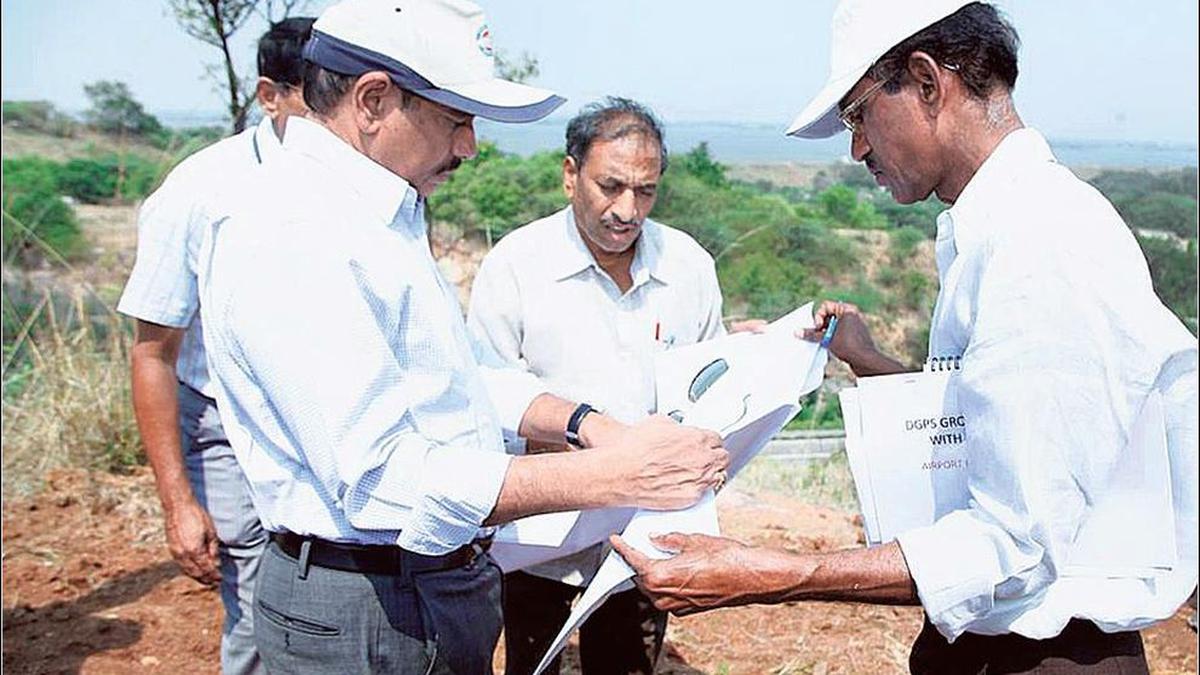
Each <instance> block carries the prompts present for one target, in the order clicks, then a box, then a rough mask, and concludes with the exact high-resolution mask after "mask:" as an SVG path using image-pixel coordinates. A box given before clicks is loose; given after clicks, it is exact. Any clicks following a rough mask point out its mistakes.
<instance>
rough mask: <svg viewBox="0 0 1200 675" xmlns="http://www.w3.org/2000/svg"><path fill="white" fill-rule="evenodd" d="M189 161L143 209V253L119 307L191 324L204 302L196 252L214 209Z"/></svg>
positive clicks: (139, 253) (140, 235) (140, 241)
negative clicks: (199, 289)
mask: <svg viewBox="0 0 1200 675" xmlns="http://www.w3.org/2000/svg"><path fill="white" fill-rule="evenodd" d="M193 173H194V172H193V171H192V170H191V167H189V166H183V167H180V170H179V171H178V172H177V173H173V174H171V176H170V177H168V178H167V180H166V182H164V183H163V185H162V187H160V188H159V189H158V190H156V191H155V192H154V194H152V195H150V196H149V197H147V198H146V201H145V202H144V203H143V204H142V207H141V208H140V209H139V210H138V225H137V231H138V236H137V256H136V258H135V259H134V265H133V270H132V271H131V272H130V274H129V280H128V281H127V282H126V283H125V290H124V291H123V292H122V293H121V300H120V302H119V303H118V304H117V310H118V311H119V312H121V313H122V314H125V315H126V316H132V317H134V318H136V319H141V320H143V321H149V322H151V323H156V324H160V325H163V326H171V327H174V328H186V327H187V326H188V325H189V324H190V323H191V321H192V317H193V316H195V314H196V310H197V307H198V303H197V290H196V272H195V253H196V248H197V246H198V245H199V238H200V236H202V233H203V229H202V226H203V225H207V224H208V220H209V218H208V214H207V213H206V212H205V209H204V207H203V206H202V203H203V201H204V199H203V197H204V195H203V193H201V192H199V189H200V186H199V184H198V182H197V181H196V180H195V179H194V177H193V175H192V174H193Z"/></svg>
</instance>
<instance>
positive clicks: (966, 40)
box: [868, 2, 1021, 99]
mask: <svg viewBox="0 0 1200 675" xmlns="http://www.w3.org/2000/svg"><path fill="white" fill-rule="evenodd" d="M1020 46H1021V39H1020V38H1019V37H1018V36H1017V30H1016V29H1015V28H1013V27H1012V24H1010V23H1009V22H1008V21H1007V20H1005V19H1004V17H1002V16H1000V12H999V11H997V10H996V8H995V7H993V6H991V5H988V4H985V3H982V2H972V3H971V4H969V5H966V6H964V7H963V8H961V9H959V10H958V11H957V12H955V13H953V14H951V15H950V16H948V17H946V18H944V19H942V20H941V21H938V22H937V23H935V24H933V25H931V26H929V27H928V28H925V29H924V30H922V31H920V32H918V33H917V34H915V35H913V36H912V37H910V38H908V39H906V40H904V41H903V42H901V43H900V44H898V45H896V46H895V47H892V48H891V49H890V50H888V52H887V53H886V54H884V55H883V56H881V57H880V58H879V60H878V61H876V62H875V65H873V66H871V70H870V71H868V74H869V75H870V76H871V78H872V79H874V80H877V81H878V80H888V79H892V78H895V80H893V81H892V82H889V83H888V85H887V86H886V87H885V89H887V91H888V93H895V92H896V91H899V89H900V86H901V85H902V84H903V82H902V79H901V78H896V76H897V75H899V74H902V73H904V72H907V68H908V57H909V56H911V55H912V53H913V52H918V51H919V52H925V53H926V54H929V56H930V57H932V58H933V59H934V60H935V61H937V62H938V63H940V64H942V65H948V66H950V67H952V68H954V69H955V70H957V71H958V75H959V77H961V78H962V81H963V84H964V85H966V87H967V90H968V91H970V92H971V95H972V96H974V97H975V98H978V99H986V98H988V96H990V95H991V93H992V90H993V88H994V87H996V86H1002V87H1004V89H1005V91H1008V92H1011V91H1012V89H1013V87H1014V86H1015V85H1016V83H1017V50H1018V49H1019V48H1020Z"/></svg>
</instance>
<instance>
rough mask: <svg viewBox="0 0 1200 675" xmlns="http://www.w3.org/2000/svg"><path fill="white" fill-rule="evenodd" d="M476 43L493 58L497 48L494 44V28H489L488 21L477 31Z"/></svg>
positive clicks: (487, 55) (485, 53) (480, 49)
mask: <svg viewBox="0 0 1200 675" xmlns="http://www.w3.org/2000/svg"><path fill="white" fill-rule="evenodd" d="M475 44H476V45H477V46H478V47H479V51H480V52H482V53H483V55H484V56H486V57H488V58H491V57H492V56H493V55H494V54H495V53H496V50H495V48H494V47H493V46H492V29H490V28H488V25H487V24H486V23H485V24H483V25H482V26H480V27H479V30H478V31H476V33H475Z"/></svg>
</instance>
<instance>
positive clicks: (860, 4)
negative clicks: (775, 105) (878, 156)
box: [787, 0, 970, 138]
mask: <svg viewBox="0 0 1200 675" xmlns="http://www.w3.org/2000/svg"><path fill="white" fill-rule="evenodd" d="M969 3H970V0H908V1H900V0H841V2H840V3H838V7H837V10H835V11H834V13H833V25H832V30H831V35H832V39H831V40H830V46H829V78H828V79H827V80H825V86H823V87H821V91H819V92H817V95H816V96H814V97H813V99H812V100H811V101H809V103H808V105H807V106H805V107H804V111H803V112H801V113H800V114H799V115H797V116H796V119H795V120H793V121H792V125H791V126H790V127H788V130H787V133H788V135H789V136H799V137H800V138H828V137H830V136H833V135H834V134H836V133H838V132H839V131H842V130H843V129H845V127H844V126H842V123H841V122H839V121H838V118H837V105H838V101H840V100H842V97H844V96H845V95H846V94H848V93H850V90H851V89H853V88H854V85H855V84H857V83H858V81H859V80H860V79H861V78H862V76H863V75H865V74H866V73H867V70H868V69H869V68H870V67H871V66H872V65H873V64H874V63H875V62H876V61H878V60H879V58H880V57H881V56H883V55H884V54H886V53H887V52H888V50H890V49H891V48H892V47H895V46H896V45H898V44H900V43H901V42H903V41H905V40H907V39H908V38H910V37H912V36H913V35H916V34H917V33H919V32H921V31H922V30H924V29H926V28H928V27H929V26H932V25H933V24H935V23H937V22H938V21H941V20H942V19H944V18H946V17H948V16H950V15H951V14H953V13H955V12H957V11H958V10H959V9H961V8H962V7H963V6H964V5H967V4H969Z"/></svg>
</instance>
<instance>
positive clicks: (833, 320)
mask: <svg viewBox="0 0 1200 675" xmlns="http://www.w3.org/2000/svg"><path fill="white" fill-rule="evenodd" d="M837 321H838V318H837V317H836V316H831V317H829V326H828V327H827V328H825V335H823V336H821V347H822V348H824V349H829V343H830V342H832V341H833V331H835V330H837Z"/></svg>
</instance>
